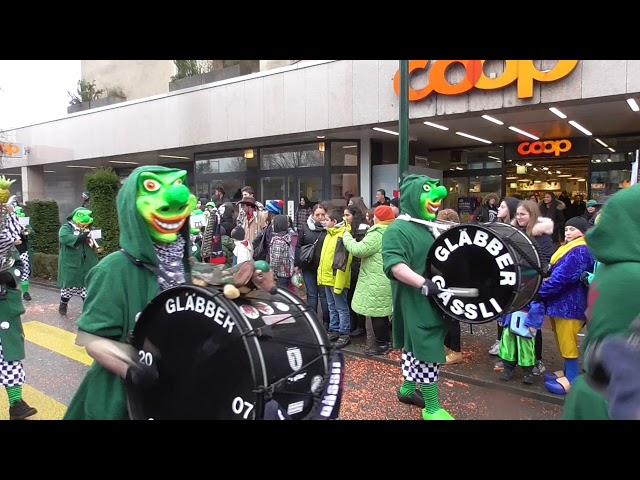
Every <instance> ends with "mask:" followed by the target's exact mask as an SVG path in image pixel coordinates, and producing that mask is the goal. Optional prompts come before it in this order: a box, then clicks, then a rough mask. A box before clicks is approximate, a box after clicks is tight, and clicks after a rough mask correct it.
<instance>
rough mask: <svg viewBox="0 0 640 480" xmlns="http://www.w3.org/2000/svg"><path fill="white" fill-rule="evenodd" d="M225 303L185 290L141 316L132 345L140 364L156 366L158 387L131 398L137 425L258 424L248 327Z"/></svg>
mask: <svg viewBox="0 0 640 480" xmlns="http://www.w3.org/2000/svg"><path fill="white" fill-rule="evenodd" d="M225 300H226V299H225V298H224V297H223V296H222V294H221V293H220V292H218V291H209V290H207V289H204V288H200V287H196V286H191V285H185V286H180V287H175V288H171V289H168V290H165V291H164V292H162V293H160V294H159V295H158V296H157V297H155V298H154V299H153V300H152V301H151V302H150V303H149V304H148V305H147V307H146V308H145V309H144V311H143V312H142V313H141V314H140V317H139V318H138V321H137V323H136V327H135V329H134V331H133V338H132V341H131V343H132V345H133V346H134V347H135V348H136V349H137V350H138V356H139V358H138V361H143V362H147V363H148V362H155V363H156V365H157V367H158V370H159V373H160V381H159V383H158V385H157V386H155V387H153V388H152V389H150V390H148V391H145V392H139V391H129V392H128V395H129V404H130V405H129V406H130V408H129V409H130V414H131V417H132V418H133V419H149V418H153V419H194V420H196V419H198V420H200V419H220V420H224V419H243V418H244V419H252V418H254V415H255V411H254V406H255V404H256V393H255V392H254V389H255V385H256V379H255V378H254V376H255V372H254V371H253V366H252V362H251V359H250V356H249V354H248V353H247V346H246V339H245V338H244V337H242V336H241V331H246V330H247V326H246V325H243V323H244V320H243V318H242V316H241V315H239V314H238V312H237V310H236V309H234V308H229V307H228V304H227V303H226V302H225ZM239 372H244V373H245V374H238V373H239ZM247 372H250V373H253V375H252V374H247ZM130 390H131V389H130ZM238 412H239V413H238Z"/></svg>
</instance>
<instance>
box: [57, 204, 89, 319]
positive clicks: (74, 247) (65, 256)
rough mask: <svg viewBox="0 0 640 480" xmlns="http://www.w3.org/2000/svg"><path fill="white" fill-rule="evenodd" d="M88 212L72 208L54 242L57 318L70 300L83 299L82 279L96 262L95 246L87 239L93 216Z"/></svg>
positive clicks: (83, 286)
mask: <svg viewBox="0 0 640 480" xmlns="http://www.w3.org/2000/svg"><path fill="white" fill-rule="evenodd" d="M91 215H92V212H91V210H87V209H86V208H84V207H78V208H76V209H75V210H74V211H73V212H71V214H70V215H69V216H68V217H67V223H65V224H64V225H62V226H61V227H60V231H59V232H58V240H59V241H60V252H59V256H58V287H60V289H61V290H60V306H59V307H58V312H59V313H60V315H66V314H67V305H68V303H69V300H71V297H72V296H74V295H77V296H79V297H80V298H82V300H83V301H84V299H85V298H87V289H86V288H85V287H86V277H87V274H88V273H89V270H91V269H92V268H93V267H94V266H95V265H97V263H98V256H97V255H96V249H97V248H98V245H97V244H96V243H95V241H94V240H93V239H92V238H91V235H90V233H91V224H92V223H93V217H92V216H91Z"/></svg>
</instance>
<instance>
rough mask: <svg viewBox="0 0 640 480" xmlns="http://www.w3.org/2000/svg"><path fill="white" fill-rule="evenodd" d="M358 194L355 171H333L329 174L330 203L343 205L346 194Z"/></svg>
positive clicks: (345, 202)
mask: <svg viewBox="0 0 640 480" xmlns="http://www.w3.org/2000/svg"><path fill="white" fill-rule="evenodd" d="M349 194H350V195H351V196H355V197H357V196H359V195H360V189H359V188H358V174H357V173H334V174H332V175H331V199H330V201H331V203H332V204H333V205H334V206H336V207H337V206H344V205H346V204H347V201H346V197H347V196H348V195H349Z"/></svg>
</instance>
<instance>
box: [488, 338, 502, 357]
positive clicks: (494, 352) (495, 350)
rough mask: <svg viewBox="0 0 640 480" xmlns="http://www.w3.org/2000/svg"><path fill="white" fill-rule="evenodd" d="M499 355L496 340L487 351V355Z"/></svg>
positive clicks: (498, 342)
mask: <svg viewBox="0 0 640 480" xmlns="http://www.w3.org/2000/svg"><path fill="white" fill-rule="evenodd" d="M499 353H500V340H496V341H495V343H494V344H493V345H491V348H490V349H489V355H498V354H499Z"/></svg>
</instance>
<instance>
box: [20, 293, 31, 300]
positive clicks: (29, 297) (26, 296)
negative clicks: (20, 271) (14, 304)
mask: <svg viewBox="0 0 640 480" xmlns="http://www.w3.org/2000/svg"><path fill="white" fill-rule="evenodd" d="M22 298H24V299H25V300H26V301H28V302H29V301H31V295H30V294H29V292H24V293H23V294H22Z"/></svg>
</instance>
